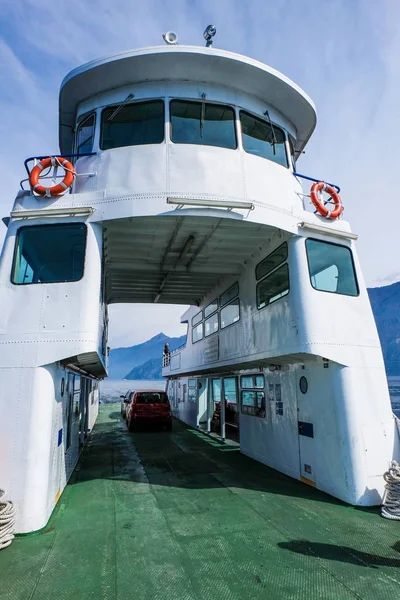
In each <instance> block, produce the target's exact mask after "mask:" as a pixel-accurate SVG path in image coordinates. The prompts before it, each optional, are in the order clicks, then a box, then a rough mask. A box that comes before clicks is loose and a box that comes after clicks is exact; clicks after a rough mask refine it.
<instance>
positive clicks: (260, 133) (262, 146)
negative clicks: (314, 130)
mask: <svg viewBox="0 0 400 600" xmlns="http://www.w3.org/2000/svg"><path fill="white" fill-rule="evenodd" d="M240 122H241V125H242V140H243V148H244V149H245V150H246V152H249V153H250V154H256V155H257V156H261V157H262V158H267V159H268V160H272V161H274V162H276V163H278V164H280V165H282V166H283V167H287V166H288V161H287V156H286V148H285V134H284V133H283V131H282V129H280V128H279V127H276V126H275V125H274V126H271V125H270V123H269V121H268V120H265V119H260V118H258V117H255V116H253V115H251V114H249V113H247V112H244V111H240Z"/></svg>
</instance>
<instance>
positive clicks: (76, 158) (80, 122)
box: [74, 110, 97, 161]
mask: <svg viewBox="0 0 400 600" xmlns="http://www.w3.org/2000/svg"><path fill="white" fill-rule="evenodd" d="M93 116H94V123H93V144H92V150H91V151H90V152H83V153H82V154H93V148H94V142H95V141H96V125H97V111H96V110H93V111H91V112H89V113H86V114H84V115H81V118H80V120H78V122H77V124H76V130H75V144H74V147H75V154H79V151H78V135H79V129H80V128H81V127H82V125H83V124H84V123H85V121H87V120H88V119H90V118H91V117H93ZM78 159H79V156H77V157H75V161H76V160H78Z"/></svg>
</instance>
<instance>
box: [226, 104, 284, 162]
mask: <svg viewBox="0 0 400 600" xmlns="http://www.w3.org/2000/svg"><path fill="white" fill-rule="evenodd" d="M242 113H245V114H246V115H247V116H249V117H252V118H253V119H258V120H259V121H263V122H265V123H266V124H267V125H269V126H272V128H274V129H279V130H280V131H281V132H282V133H283V144H282V145H283V148H284V150H285V157H286V166H285V165H282V164H281V163H279V162H277V161H275V160H272V159H271V158H266V157H265V156H260V155H259V154H255V153H254V152H249V151H248V150H246V148H245V147H244V144H243V128H242V120H241V114H242ZM237 118H238V123H239V124H240V142H241V147H242V149H243V152H246V154H250V155H251V156H257V157H258V158H263V159H264V160H269V161H271V162H273V163H274V164H275V165H279V166H280V167H282V168H284V169H290V167H291V160H290V156H288V152H287V144H286V143H287V139H288V133H287V131H285V129H283V127H281V126H280V125H276V124H275V123H274V122H273V121H272V119H271V120H270V119H266V118H265V117H264V115H258V114H257V113H254V112H252V111H250V110H247V109H246V108H239V110H238V115H237Z"/></svg>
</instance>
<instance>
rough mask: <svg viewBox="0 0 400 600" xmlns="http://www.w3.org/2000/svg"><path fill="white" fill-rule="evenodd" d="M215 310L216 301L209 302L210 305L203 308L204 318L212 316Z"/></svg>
mask: <svg viewBox="0 0 400 600" xmlns="http://www.w3.org/2000/svg"><path fill="white" fill-rule="evenodd" d="M217 310H218V300H213V301H212V302H210V304H209V305H208V306H206V307H205V309H204V317H208V316H209V315H212V314H213V313H214V312H215V311H217Z"/></svg>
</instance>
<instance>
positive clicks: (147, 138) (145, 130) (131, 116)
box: [100, 100, 164, 150]
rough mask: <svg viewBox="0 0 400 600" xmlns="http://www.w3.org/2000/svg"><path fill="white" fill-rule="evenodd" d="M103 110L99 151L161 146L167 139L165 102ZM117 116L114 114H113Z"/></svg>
mask: <svg viewBox="0 0 400 600" xmlns="http://www.w3.org/2000/svg"><path fill="white" fill-rule="evenodd" d="M117 109H118V105H114V106H110V107H108V108H105V109H104V110H103V113H102V116H101V139H100V148H101V149H102V150H108V149H110V148H119V147H121V146H139V145H141V144H160V143H161V142H162V141H163V140H164V102H163V101H162V100H151V101H150V102H136V103H134V104H127V105H125V106H123V107H122V108H121V110H117ZM114 113H115V114H114Z"/></svg>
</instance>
